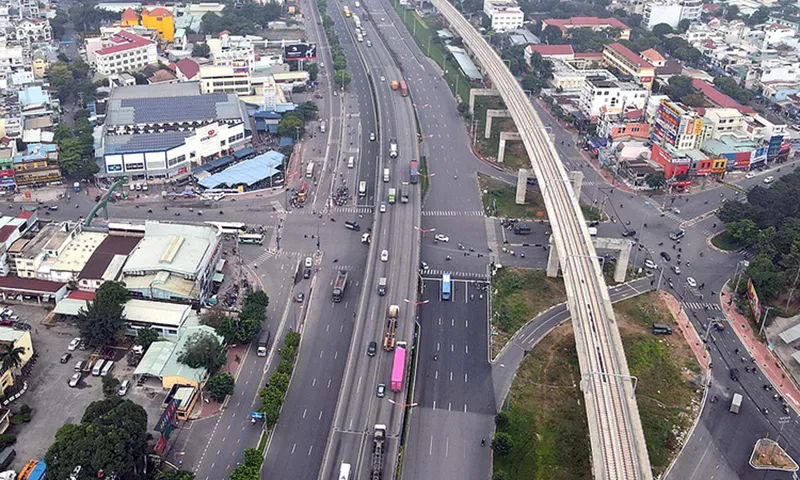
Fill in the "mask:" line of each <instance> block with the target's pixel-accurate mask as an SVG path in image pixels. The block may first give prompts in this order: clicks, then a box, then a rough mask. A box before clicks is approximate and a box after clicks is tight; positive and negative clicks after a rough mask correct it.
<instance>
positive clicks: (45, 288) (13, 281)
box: [0, 277, 67, 293]
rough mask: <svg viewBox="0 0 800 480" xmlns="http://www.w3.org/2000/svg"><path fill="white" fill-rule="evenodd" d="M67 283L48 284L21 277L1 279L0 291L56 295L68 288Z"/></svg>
mask: <svg viewBox="0 0 800 480" xmlns="http://www.w3.org/2000/svg"><path fill="white" fill-rule="evenodd" d="M66 285H67V284H66V283H60V282H48V281H47V280H35V279H33V278H19V277H0V289H5V290H15V291H28V292H41V293H55V292H57V291H59V290H61V289H62V288H64V287H66Z"/></svg>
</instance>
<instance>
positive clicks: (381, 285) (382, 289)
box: [378, 277, 388, 297]
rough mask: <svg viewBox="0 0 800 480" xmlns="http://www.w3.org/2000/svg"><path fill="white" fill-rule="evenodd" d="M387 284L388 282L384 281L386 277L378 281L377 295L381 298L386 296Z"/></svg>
mask: <svg viewBox="0 0 800 480" xmlns="http://www.w3.org/2000/svg"><path fill="white" fill-rule="evenodd" d="M387 283H388V280H386V277H381V278H379V279H378V295H380V296H381V297H382V296H384V295H386V284H387Z"/></svg>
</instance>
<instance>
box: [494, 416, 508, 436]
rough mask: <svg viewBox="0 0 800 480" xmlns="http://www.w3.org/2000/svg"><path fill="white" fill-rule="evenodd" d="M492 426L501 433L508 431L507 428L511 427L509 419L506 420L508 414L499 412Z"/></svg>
mask: <svg viewBox="0 0 800 480" xmlns="http://www.w3.org/2000/svg"><path fill="white" fill-rule="evenodd" d="M494 424H495V426H496V427H497V429H498V430H500V431H501V432H503V431H505V430H508V427H510V426H511V419H509V418H508V414H507V413H506V412H499V413H498V414H497V415H495V416H494Z"/></svg>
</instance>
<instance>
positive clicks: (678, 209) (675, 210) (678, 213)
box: [672, 208, 681, 215]
mask: <svg viewBox="0 0 800 480" xmlns="http://www.w3.org/2000/svg"><path fill="white" fill-rule="evenodd" d="M672 213H674V214H675V215H680V214H681V209H680V208H673V209H672Z"/></svg>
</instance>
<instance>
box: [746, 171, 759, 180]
mask: <svg viewBox="0 0 800 480" xmlns="http://www.w3.org/2000/svg"><path fill="white" fill-rule="evenodd" d="M755 176H756V174H755V173H753V172H748V173H747V175H745V176H744V178H746V179H748V180H750V179H751V178H753V177H755Z"/></svg>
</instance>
